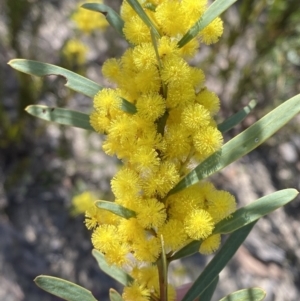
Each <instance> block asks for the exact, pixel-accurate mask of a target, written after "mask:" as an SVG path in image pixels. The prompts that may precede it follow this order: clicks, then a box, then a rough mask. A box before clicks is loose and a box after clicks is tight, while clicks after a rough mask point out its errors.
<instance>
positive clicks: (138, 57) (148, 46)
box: [132, 43, 157, 70]
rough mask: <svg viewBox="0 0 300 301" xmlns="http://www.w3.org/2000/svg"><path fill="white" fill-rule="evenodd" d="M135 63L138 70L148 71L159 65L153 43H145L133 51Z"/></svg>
mask: <svg viewBox="0 0 300 301" xmlns="http://www.w3.org/2000/svg"><path fill="white" fill-rule="evenodd" d="M132 55H133V62H134V65H135V67H136V68H137V70H143V69H148V68H149V67H151V66H153V65H157V59H156V55H155V51H154V48H153V45H152V43H143V44H140V45H137V46H136V47H134V49H133V53H132Z"/></svg>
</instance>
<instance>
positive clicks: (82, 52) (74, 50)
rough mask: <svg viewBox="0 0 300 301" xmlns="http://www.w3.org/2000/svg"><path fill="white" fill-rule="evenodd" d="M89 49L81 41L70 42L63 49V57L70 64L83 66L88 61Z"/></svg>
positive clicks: (73, 40)
mask: <svg viewBox="0 0 300 301" xmlns="http://www.w3.org/2000/svg"><path fill="white" fill-rule="evenodd" d="M87 51H88V48H87V47H86V46H85V45H84V44H83V43H82V42H80V41H79V40H77V39H71V40H69V41H68V42H67V43H66V45H65V46H64V48H63V55H64V56H65V58H66V59H67V60H68V62H69V63H70V64H72V63H76V64H79V65H83V64H84V63H85V61H86V54H87Z"/></svg>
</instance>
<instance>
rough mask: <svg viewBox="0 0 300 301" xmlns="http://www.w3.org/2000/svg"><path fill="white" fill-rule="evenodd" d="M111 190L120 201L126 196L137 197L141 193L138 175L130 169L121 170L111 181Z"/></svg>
mask: <svg viewBox="0 0 300 301" xmlns="http://www.w3.org/2000/svg"><path fill="white" fill-rule="evenodd" d="M111 188H112V191H113V193H114V195H115V196H116V198H118V199H121V198H122V197H123V196H125V195H127V196H131V197H133V198H135V197H137V196H138V194H139V192H140V185H139V177H138V174H137V173H136V171H134V170H133V169H130V168H128V167H123V168H121V169H120V170H119V171H118V173H117V174H116V175H115V176H114V177H113V179H112V180H111Z"/></svg>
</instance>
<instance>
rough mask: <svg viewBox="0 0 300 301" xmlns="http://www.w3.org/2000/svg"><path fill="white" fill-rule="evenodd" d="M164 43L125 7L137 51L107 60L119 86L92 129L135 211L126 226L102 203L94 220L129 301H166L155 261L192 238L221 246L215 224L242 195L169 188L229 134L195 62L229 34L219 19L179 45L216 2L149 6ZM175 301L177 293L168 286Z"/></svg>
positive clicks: (91, 214)
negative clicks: (121, 272)
mask: <svg viewBox="0 0 300 301" xmlns="http://www.w3.org/2000/svg"><path fill="white" fill-rule="evenodd" d="M140 3H141V5H142V6H143V9H144V12H145V13H146V14H147V16H148V18H149V19H150V20H151V22H152V23H153V24H154V25H155V27H156V28H157V30H158V32H159V34H160V37H155V36H154V35H153V34H151V30H150V29H149V27H148V26H147V25H146V24H145V23H144V22H143V21H142V19H141V18H140V17H139V16H138V15H137V14H136V12H135V11H134V10H133V9H132V7H131V6H130V5H129V4H128V3H127V2H126V1H124V2H123V4H122V7H121V17H122V19H123V20H124V22H125V24H124V30H123V32H124V35H125V37H126V39H127V40H128V41H129V42H130V44H131V45H132V47H130V48H129V49H128V50H127V51H126V52H125V53H124V55H123V56H122V57H121V58H120V59H116V58H112V59H109V60H107V61H106V62H105V64H104V65H103V68H102V72H103V74H104V76H105V77H106V78H108V79H109V80H110V81H111V82H112V83H114V84H115V85H116V88H115V89H103V90H101V91H99V92H98V94H97V95H96V96H95V98H94V111H93V113H92V114H91V116H90V122H91V124H92V126H93V127H94V129H95V130H96V131H97V132H99V133H103V134H106V140H105V141H104V143H103V149H104V151H105V152H106V153H107V154H108V155H116V156H117V157H118V158H119V159H120V160H122V162H123V166H122V168H121V169H120V170H119V172H118V173H117V174H116V175H115V177H114V178H113V179H112V181H111V187H112V191H113V193H114V195H115V202H116V203H117V204H119V205H121V206H123V207H125V208H128V209H130V210H132V211H133V212H135V216H133V217H131V218H130V219H126V218H123V217H120V216H116V215H114V214H113V213H111V212H109V211H106V210H104V209H99V208H97V207H96V206H94V207H91V209H89V210H88V211H87V213H86V225H87V227H88V228H89V229H93V234H92V242H93V245H94V247H95V248H96V249H98V250H99V251H101V252H102V253H103V254H104V255H105V257H106V260H107V262H108V263H110V264H114V265H117V266H119V267H126V268H127V269H129V270H130V274H131V275H132V276H133V278H134V279H135V281H134V283H132V284H131V286H129V287H126V288H125V289H124V293H123V299H124V300H125V301H129V300H138V301H144V300H149V298H150V296H153V297H154V298H159V294H160V290H159V278H158V270H157V267H156V266H155V265H153V264H155V263H156V261H157V260H158V258H159V257H160V255H161V252H162V249H161V248H162V244H161V239H163V242H164V247H165V251H166V253H167V255H170V254H173V253H174V252H176V251H177V250H178V249H180V248H181V247H183V246H184V245H186V244H187V243H189V242H190V241H191V240H200V241H202V244H201V247H200V252H201V253H203V254H209V253H211V252H213V251H215V250H216V249H217V248H218V246H219V244H220V236H219V235H212V232H213V229H214V226H215V224H216V223H217V222H219V221H220V220H222V219H224V218H226V217H228V216H230V214H231V213H232V212H234V211H235V208H236V204H235V199H234V197H233V196H232V195H231V194H230V193H228V192H226V191H221V190H217V189H216V188H215V187H214V186H213V184H211V183H210V182H203V183H201V184H198V185H194V186H191V187H189V188H186V189H184V190H182V191H180V192H179V193H176V194H170V193H169V192H170V190H171V189H172V188H173V187H174V186H175V185H176V184H177V183H178V182H179V180H180V179H181V178H182V177H184V176H185V175H186V174H187V173H188V172H189V171H190V170H191V168H192V166H193V163H194V162H195V161H197V162H201V161H203V160H205V159H206V158H207V157H208V156H210V155H211V154H213V153H214V152H216V151H218V150H219V149H220V147H221V145H222V141H223V138H222V135H221V133H220V132H219V131H218V129H217V126H216V123H215V121H214V119H213V118H214V115H215V114H216V113H217V112H218V110H219V106H220V105H219V99H218V97H217V96H216V95H215V94H214V93H213V92H211V91H209V90H208V89H207V88H206V87H205V85H204V81H205V77H204V73H203V71H202V70H201V69H198V68H195V67H191V66H190V65H189V64H188V62H187V58H188V57H191V56H193V55H194V54H195V52H196V51H197V48H198V47H199V43H201V42H202V43H205V44H211V43H214V42H216V41H217V40H218V38H219V37H220V36H221V34H222V31H223V27H222V22H221V20H220V19H219V18H217V19H215V20H214V21H213V22H212V23H211V24H209V25H208V26H207V27H206V28H205V29H204V30H202V31H201V32H200V33H199V36H198V39H193V40H192V41H190V42H189V43H188V44H187V45H185V46H184V47H181V48H179V47H178V41H179V40H180V38H181V37H182V36H183V35H184V33H185V32H187V31H188V29H189V28H190V27H191V26H192V25H193V24H194V23H195V22H196V21H197V20H198V19H199V18H200V17H201V16H202V14H203V13H204V12H205V10H206V8H207V1H204V0H203V1H201V0H200V1H194V0H172V1H170V0H148V1H140ZM168 292H169V296H168V300H174V298H175V294H174V289H172V288H171V287H170V288H169V289H168Z"/></svg>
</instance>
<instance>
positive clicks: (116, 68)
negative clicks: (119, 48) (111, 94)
mask: <svg viewBox="0 0 300 301" xmlns="http://www.w3.org/2000/svg"><path fill="white" fill-rule="evenodd" d="M102 74H103V75H104V76H105V77H106V78H108V79H109V80H110V81H112V82H114V83H117V84H118V83H119V82H120V80H121V77H122V73H121V66H120V61H119V60H117V59H115V58H112V59H108V60H106V61H105V62H104V64H103V66H102Z"/></svg>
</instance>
